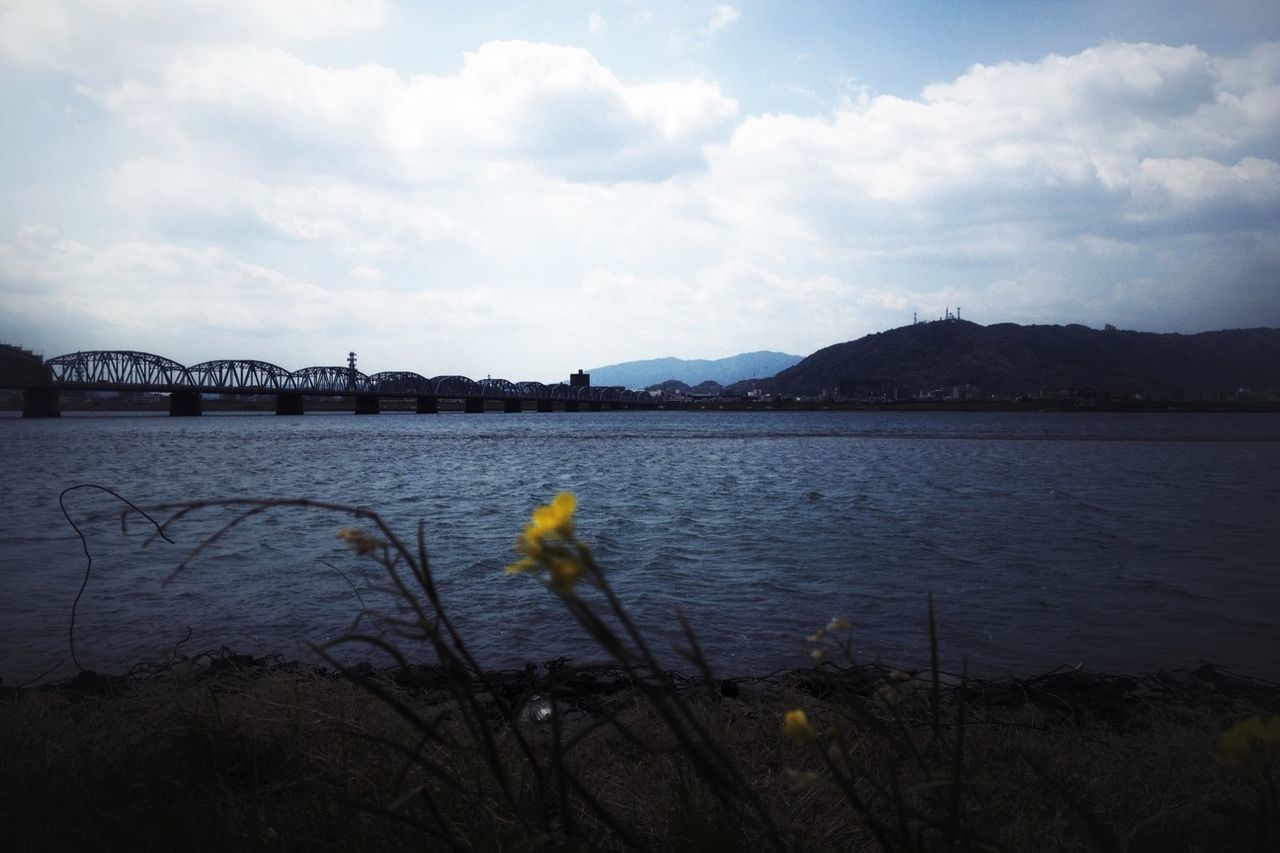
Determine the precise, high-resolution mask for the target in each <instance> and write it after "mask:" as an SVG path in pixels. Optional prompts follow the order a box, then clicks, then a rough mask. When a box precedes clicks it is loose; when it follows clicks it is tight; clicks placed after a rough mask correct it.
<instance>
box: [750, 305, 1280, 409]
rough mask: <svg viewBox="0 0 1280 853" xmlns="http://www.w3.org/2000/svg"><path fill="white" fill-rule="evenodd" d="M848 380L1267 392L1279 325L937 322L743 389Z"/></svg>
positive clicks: (816, 387) (987, 388)
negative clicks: (1158, 328)
mask: <svg viewBox="0 0 1280 853" xmlns="http://www.w3.org/2000/svg"><path fill="white" fill-rule="evenodd" d="M848 380H856V381H858V382H887V383H892V384H894V385H895V386H899V387H901V388H904V389H907V390H908V391H909V393H911V394H915V393H918V392H921V391H927V390H930V389H934V388H944V389H945V388H951V387H953V386H956V385H965V384H971V385H976V386H977V387H978V389H979V390H980V392H981V394H983V395H984V396H985V395H988V394H998V395H1002V396H1011V397H1016V396H1020V395H1023V394H1030V395H1037V394H1040V393H1041V392H1044V393H1047V394H1052V393H1054V392H1055V391H1056V390H1057V389H1059V388H1068V387H1080V386H1093V387H1097V388H1098V389H1100V390H1102V391H1104V392H1108V391H1110V392H1117V393H1128V394H1142V395H1144V396H1147V397H1151V398H1156V399H1195V398H1214V397H1221V396H1230V395H1231V394H1233V393H1234V392H1235V391H1236V389H1238V388H1241V387H1245V388H1251V389H1253V390H1254V391H1255V392H1267V391H1275V390H1277V389H1280V329H1232V330H1227V331H1219V332H1202V333H1200V334H1194V335H1178V334H1157V333H1154V332H1132V331H1121V330H1116V329H1107V330H1098V329H1091V328H1088V327H1087V326H1078V325H1070V326H1019V325H1016V324H1014V323H999V324H996V325H992V326H980V325H978V324H977V323H970V322H968V321H963V320H940V321H936V322H931V323H919V324H915V325H911V326H903V327H901V328H898V329H891V330H889V331H887V332H880V333H878V334H874V335H867V336H866V337H864V338H859V339H858V340H856V341H849V342H847V343H843V344H836V345H834V346H829V347H826V348H825V349H821V350H818V351H817V352H815V353H814V354H813V355H811V356H809V357H808V358H806V359H804V360H803V361H801V362H800V363H799V364H796V365H795V366H794V367H791V368H789V369H787V370H784V371H782V372H781V373H779V374H778V375H777V376H775V377H774V378H773V379H770V380H766V381H764V382H757V383H751V387H758V388H761V389H763V390H767V391H771V392H774V393H780V394H795V395H816V394H820V393H822V392H823V391H824V390H825V389H829V388H835V387H837V386H838V384H839V383H840V382H842V381H846V382H847V381H848ZM744 388H745V384H741V385H740V387H739V389H737V390H744Z"/></svg>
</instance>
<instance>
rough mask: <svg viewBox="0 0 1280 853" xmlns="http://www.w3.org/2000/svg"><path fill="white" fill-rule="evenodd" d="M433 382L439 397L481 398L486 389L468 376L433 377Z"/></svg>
mask: <svg viewBox="0 0 1280 853" xmlns="http://www.w3.org/2000/svg"><path fill="white" fill-rule="evenodd" d="M431 381H432V382H433V383H435V386H436V396H438V397H454V398H463V397H481V396H484V389H482V388H481V387H480V384H479V383H478V382H476V381H475V380H474V379H471V378H469V377H466V376H433V377H431Z"/></svg>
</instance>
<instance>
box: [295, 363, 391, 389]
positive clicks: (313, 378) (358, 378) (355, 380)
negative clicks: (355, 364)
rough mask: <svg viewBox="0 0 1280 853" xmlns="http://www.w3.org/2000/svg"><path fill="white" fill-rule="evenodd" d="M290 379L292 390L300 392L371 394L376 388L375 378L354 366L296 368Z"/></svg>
mask: <svg viewBox="0 0 1280 853" xmlns="http://www.w3.org/2000/svg"><path fill="white" fill-rule="evenodd" d="M290 379H291V381H292V382H293V388H292V390H293V391H296V392H298V393H300V394H306V393H310V392H320V393H333V392H339V393H347V394H371V393H373V392H374V390H375V388H374V382H373V380H372V379H370V378H369V377H368V376H365V375H364V374H363V373H361V372H360V371H358V370H356V369H355V368H352V367H304V368H302V369H301V370H295V371H294V372H293V373H292V374H291V375H290Z"/></svg>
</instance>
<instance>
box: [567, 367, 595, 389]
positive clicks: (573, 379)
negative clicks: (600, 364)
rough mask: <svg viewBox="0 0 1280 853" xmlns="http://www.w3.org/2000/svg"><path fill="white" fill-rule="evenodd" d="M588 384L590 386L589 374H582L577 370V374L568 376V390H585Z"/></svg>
mask: <svg viewBox="0 0 1280 853" xmlns="http://www.w3.org/2000/svg"><path fill="white" fill-rule="evenodd" d="M590 384H591V374H590V373H583V372H582V371H581V370H579V371H578V372H577V373H570V374H569V387H570V388H586V387H587V386H589V385H590Z"/></svg>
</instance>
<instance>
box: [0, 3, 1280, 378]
mask: <svg viewBox="0 0 1280 853" xmlns="http://www.w3.org/2000/svg"><path fill="white" fill-rule="evenodd" d="M0 116H2V117H0V192H2V193H3V198H4V204H3V205H2V206H0V342H6V343H11V344H17V345H20V346H23V347H26V348H28V349H32V350H35V351H37V352H39V353H42V354H43V355H45V356H46V357H49V356H54V355H59V354H62V353H68V352H73V351H77V350H93V349H121V350H141V351H144V352H151V353H156V354H159V355H163V356H167V357H169V358H172V359H174V360H176V361H179V362H181V363H183V364H188V365H190V364H195V363H197V362H201V361H205V360H210V359H221V358H243V359H249V358H252V359H261V360H265V361H270V362H273V363H275V364H278V365H280V366H282V367H285V368H288V369H297V368H301V367H305V366H313V365H332V364H344V363H345V361H346V357H347V353H348V352H349V351H355V352H356V353H357V354H358V365H359V367H360V369H361V370H362V371H364V372H366V373H376V372H379V371H383V370H412V371H416V372H418V373H421V374H423V375H426V376H436V375H444V374H462V375H466V376H471V377H472V378H482V377H485V376H492V377H495V378H496V377H501V378H505V379H509V380H512V381H521V380H539V381H544V382H549V381H557V380H560V381H562V380H563V378H564V377H565V375H566V374H568V373H569V372H571V371H573V370H576V369H579V368H591V367H593V366H602V365H606V364H614V363H618V362H623V361H631V360H636V359H646V358H658V357H665V356H676V357H681V358H720V357H724V356H729V355H733V354H736V353H741V352H747V351H754V350H764V349H769V350H781V351H784V352H789V353H794V354H797V355H807V354H809V353H812V352H814V351H816V350H818V349H821V348H822V347H825V346H828V345H831V344H835V343H839V342H843V341H848V340H854V339H856V338H859V337H861V336H863V335H866V334H870V333H874V332H879V331H883V330H885V329H889V328H894V327H897V326H902V325H906V324H908V323H910V322H911V321H912V318H913V317H914V316H919V317H920V318H922V319H928V318H935V317H939V316H942V315H943V313H944V312H945V311H946V310H947V309H948V308H950V309H952V310H955V309H956V308H957V307H958V308H959V310H960V311H961V314H962V316H963V317H964V318H965V319H968V320H973V321H975V322H978V323H983V324H990V323H1001V322H1014V323H1024V324H1025V323H1083V324H1086V325H1090V326H1095V327H1101V326H1103V324H1106V323H1111V324H1114V325H1116V326H1118V327H1120V328H1127V329H1140V330H1145V331H1156V332H1183V333H1190V332H1198V331H1206V330H1211V329H1220V328H1236V327H1253V326H1280V10H1277V7H1276V6H1275V4H1274V0H1261V2H1253V0H1218V2H1214V3H1203V2H1178V1H1177V0H1166V2H1123V0H1112V1H1111V2H1096V3H1095V2H1068V0H1052V2H1050V0H1023V2H997V0H986V1H985V2H983V0H970V2H966V3H954V2H912V0H896V1H895V2H889V1H888V0H885V2H872V1H871V0H867V2H857V1H856V0H849V2H828V0H810V2H788V3H782V2H763V0H761V2H747V0H734V2H732V3H714V2H712V3H700V2H696V1H692V0H684V1H683V2H667V0H613V2H601V1H600V0H597V2H577V0H544V2H538V3H534V2H525V3H497V2H475V3H466V4H459V3H452V2H451V3H444V2H408V1H407V0H406V2H394V0H189V2H179V0H0Z"/></svg>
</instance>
